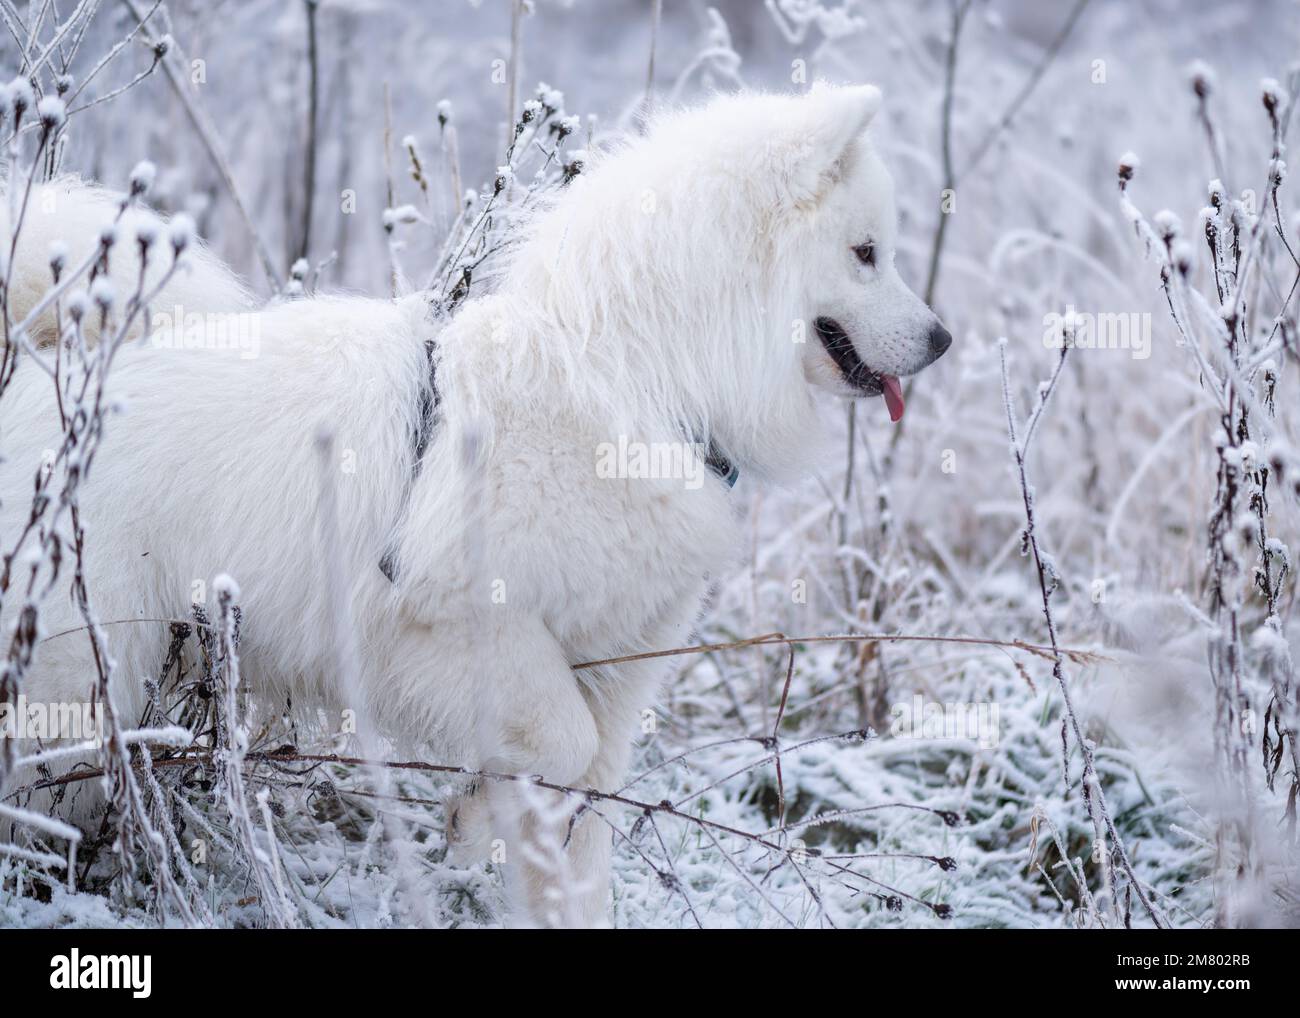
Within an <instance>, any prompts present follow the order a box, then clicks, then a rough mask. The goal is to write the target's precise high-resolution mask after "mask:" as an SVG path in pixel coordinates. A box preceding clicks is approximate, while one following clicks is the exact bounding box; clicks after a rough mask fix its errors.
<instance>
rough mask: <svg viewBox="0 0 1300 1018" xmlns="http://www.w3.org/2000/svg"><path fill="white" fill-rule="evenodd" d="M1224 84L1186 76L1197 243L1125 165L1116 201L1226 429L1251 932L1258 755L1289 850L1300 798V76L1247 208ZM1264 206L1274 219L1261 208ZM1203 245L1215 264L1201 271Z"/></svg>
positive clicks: (1218, 580)
mask: <svg viewBox="0 0 1300 1018" xmlns="http://www.w3.org/2000/svg"><path fill="white" fill-rule="evenodd" d="M1214 80H1215V79H1214V76H1213V74H1212V72H1211V71H1210V70H1209V69H1208V68H1207V67H1206V66H1205V65H1204V64H1202V63H1200V62H1197V63H1195V64H1193V65H1192V67H1191V68H1190V70H1189V81H1190V86H1191V90H1192V93H1193V95H1194V96H1195V100H1196V107H1197V118H1198V120H1199V122H1200V124H1201V125H1202V127H1203V129H1204V133H1205V137H1206V142H1207V144H1208V146H1209V149H1210V153H1211V159H1212V163H1213V167H1214V172H1215V174H1216V176H1215V177H1214V179H1212V180H1211V181H1210V182H1209V185H1208V194H1209V204H1208V205H1207V206H1206V207H1205V208H1203V209H1202V211H1201V214H1200V218H1199V222H1198V224H1197V228H1196V230H1195V231H1194V232H1193V233H1192V234H1190V236H1185V235H1184V230H1183V227H1182V225H1181V223H1180V222H1179V219H1178V217H1177V216H1176V215H1174V213H1172V212H1170V211H1168V210H1164V211H1161V212H1157V213H1156V214H1155V215H1154V216H1152V217H1151V218H1150V219H1148V218H1147V217H1145V216H1144V215H1143V214H1142V213H1141V212H1140V211H1139V210H1138V209H1137V207H1136V206H1135V205H1134V204H1133V203H1132V201H1131V200H1130V198H1129V189H1130V185H1131V182H1132V181H1133V179H1134V177H1135V175H1136V171H1137V167H1138V159H1137V157H1136V156H1135V155H1133V154H1131V153H1130V154H1125V155H1124V156H1123V157H1122V158H1121V159H1120V163H1119V190H1120V195H1121V203H1122V208H1123V212H1124V215H1125V217H1126V219H1127V220H1128V221H1129V222H1130V223H1131V224H1132V225H1133V227H1134V229H1135V231H1136V233H1137V236H1138V237H1139V238H1140V239H1141V240H1142V241H1143V243H1144V244H1145V247H1146V251H1147V253H1148V255H1151V256H1153V257H1154V258H1155V259H1156V260H1157V262H1158V263H1159V266H1160V283H1161V286H1162V288H1163V291H1164V294H1165V298H1166V300H1167V302H1168V307H1169V313H1170V315H1171V316H1172V318H1173V321H1174V323H1175V325H1176V326H1177V329H1178V335H1179V337H1180V345H1182V346H1184V347H1185V348H1186V349H1187V351H1188V354H1189V355H1190V357H1191V358H1192V359H1193V361H1194V363H1195V365H1196V368H1197V370H1198V372H1199V375H1200V380H1201V390H1202V392H1203V394H1204V399H1205V400H1206V401H1208V402H1210V403H1211V404H1212V406H1213V411H1214V413H1215V414H1216V416H1217V420H1218V428H1217V429H1216V431H1215V432H1214V433H1213V435H1212V442H1213V448H1214V455H1215V462H1216V468H1215V490H1214V496H1213V501H1212V505H1211V508H1210V513H1209V523H1208V526H1207V528H1206V538H1207V542H1206V571H1205V580H1204V599H1205V607H1204V611H1205V618H1206V623H1207V630H1208V633H1207V636H1208V642H1207V650H1208V663H1209V673H1210V681H1211V683H1212V684H1213V689H1214V704H1215V707H1214V728H1213V739H1214V748H1215V755H1216V759H1217V763H1218V766H1219V779H1220V798H1219V806H1220V818H1219V829H1218V832H1217V837H1216V846H1217V854H1218V866H1217V875H1218V892H1219V902H1218V910H1219V911H1218V915H1219V918H1220V921H1222V922H1224V923H1236V922H1240V921H1243V920H1248V919H1249V910H1250V909H1251V908H1253V907H1254V906H1255V904H1256V901H1255V897H1254V896H1256V895H1259V894H1262V893H1266V892H1265V891H1264V890H1263V888H1262V886H1261V885H1260V884H1259V883H1257V882H1258V881H1260V880H1261V878H1262V877H1263V875H1264V870H1265V869H1266V868H1267V866H1268V865H1269V861H1270V859H1271V858H1272V857H1273V856H1274V854H1275V853H1274V850H1273V848H1272V847H1271V846H1269V845H1266V844H1258V843H1257V842H1258V841H1259V840H1260V839H1263V840H1264V841H1271V840H1272V839H1273V838H1275V837H1276V835H1275V834H1272V833H1270V829H1271V827H1272V824H1271V822H1270V821H1267V820H1266V819H1265V818H1264V817H1262V816H1260V809H1261V803H1260V802H1259V791H1258V789H1257V773H1258V766H1259V765H1258V763H1257V762H1256V760H1257V757H1256V753H1257V752H1258V753H1259V754H1260V756H1261V757H1262V764H1263V776H1264V779H1265V784H1266V786H1267V788H1268V790H1270V791H1271V790H1273V788H1274V787H1275V783H1276V781H1277V779H1278V778H1279V776H1281V777H1282V778H1283V780H1284V781H1285V783H1286V786H1287V789H1288V790H1287V794H1286V803H1285V806H1284V807H1283V814H1284V816H1283V822H1284V831H1285V835H1284V836H1285V840H1286V841H1287V842H1288V843H1291V844H1294V841H1295V830H1296V807H1297V793H1298V792H1300V757H1298V756H1297V748H1296V736H1297V732H1298V731H1300V688H1298V687H1297V683H1296V675H1295V668H1294V663H1293V661H1292V657H1291V652H1290V647H1289V644H1288V643H1287V640H1286V637H1285V620H1284V615H1285V609H1284V606H1283V600H1284V598H1285V597H1286V592H1287V589H1288V586H1289V583H1288V580H1289V576H1290V573H1291V551H1290V549H1289V548H1288V546H1287V545H1286V543H1284V542H1283V541H1282V540H1281V539H1280V538H1279V537H1278V536H1277V533H1276V531H1275V529H1274V517H1273V512H1272V507H1273V502H1274V501H1275V500H1276V499H1277V498H1279V497H1281V498H1285V497H1288V495H1289V496H1291V497H1294V496H1295V495H1296V494H1297V493H1300V488H1298V487H1297V482H1298V480H1300V478H1297V474H1296V470H1295V465H1294V462H1293V461H1294V453H1293V452H1292V451H1291V445H1290V440H1289V437H1288V434H1287V422H1286V421H1285V420H1279V419H1278V412H1279V404H1280V403H1281V404H1282V405H1285V396H1284V395H1280V393H1279V386H1281V385H1282V378H1283V374H1284V371H1285V367H1286V363H1287V362H1288V361H1291V362H1294V361H1295V359H1296V357H1297V348H1296V335H1297V332H1296V322H1297V311H1296V308H1295V306H1294V304H1293V298H1294V295H1295V291H1296V287H1297V284H1298V283H1300V258H1297V256H1296V252H1295V248H1294V247H1293V241H1292V236H1291V233H1292V231H1291V228H1290V227H1289V226H1288V224H1287V221H1286V217H1285V215H1284V213H1283V211H1282V205H1281V202H1280V199H1279V195H1280V192H1281V189H1282V185H1283V182H1284V180H1285V177H1286V163H1285V161H1284V156H1285V153H1286V144H1285V138H1286V133H1287V128H1288V126H1289V124H1290V121H1291V118H1292V112H1293V109H1294V105H1295V101H1296V90H1297V87H1298V86H1300V75H1296V74H1293V75H1292V76H1291V78H1290V79H1289V81H1288V84H1287V86H1286V87H1285V88H1283V87H1282V86H1281V85H1279V83H1278V82H1277V81H1275V80H1272V79H1266V80H1265V81H1264V82H1262V84H1261V98H1262V104H1263V108H1264V110H1265V112H1266V114H1267V117H1268V123H1269V126H1270V132H1271V138H1270V144H1271V152H1270V156H1269V159H1268V164H1267V167H1266V168H1265V171H1264V176H1265V184H1264V186H1263V188H1262V189H1261V190H1260V191H1258V192H1257V191H1253V190H1251V191H1245V192H1243V193H1242V197H1239V198H1238V197H1233V195H1232V192H1231V191H1230V190H1229V188H1228V186H1227V185H1226V184H1225V176H1226V171H1225V167H1224V157H1223V153H1222V146H1223V144H1224V143H1225V139H1224V136H1223V134H1222V132H1221V130H1220V129H1219V128H1218V127H1216V123H1215V119H1214V117H1213V115H1212V113H1211V111H1210V98H1211V96H1212V94H1213V91H1214ZM1260 195H1262V207H1256V204H1257V201H1258V197H1257V196H1260ZM1202 244H1203V245H1204V246H1203V248H1201V250H1202V252H1203V254H1204V255H1205V256H1206V257H1207V260H1208V265H1202V264H1201V262H1200V259H1199V258H1198V257H1197V253H1196V252H1197V247H1198V246H1199V245H1202ZM1292 370H1294V364H1292ZM1283 391H1285V390H1284V389H1283ZM1288 489H1289V490H1288ZM1261 706H1262V707H1263V710H1262V718H1263V721H1262V723H1260V720H1259V719H1260V716H1261ZM1243 885H1245V889H1247V896H1246V898H1245V900H1243V898H1242V894H1241V892H1242V890H1243Z"/></svg>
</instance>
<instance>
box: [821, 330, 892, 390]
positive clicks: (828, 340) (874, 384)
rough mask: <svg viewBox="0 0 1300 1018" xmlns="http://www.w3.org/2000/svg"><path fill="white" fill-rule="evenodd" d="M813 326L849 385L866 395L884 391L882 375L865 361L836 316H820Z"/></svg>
mask: <svg viewBox="0 0 1300 1018" xmlns="http://www.w3.org/2000/svg"><path fill="white" fill-rule="evenodd" d="M813 328H814V329H816V330H817V338H818V339H820V340H821V341H822V346H824V347H825V348H826V352H827V353H828V354H830V355H831V360H833V361H834V362H835V366H836V367H838V368H839V369H840V374H841V375H843V376H844V380H845V381H846V382H848V383H849V385H851V386H853V388H855V389H857V390H858V391H859V392H860V393H862V395H864V396H879V395H880V394H881V392H882V391H884V384H883V381H882V377H881V376H880V375H878V374H876V372H874V371H872V370H871V369H870V368H869V367H867V366H866V364H864V363H863V361H862V358H861V357H859V356H858V351H857V349H856V348H855V347H854V346H853V340H851V339H849V334H848V333H847V332H845V331H844V328H843V327H842V326H841V325H840V323H839V322H837V321H836V320H835V319H834V318H818V319H817V320H816V321H814V322H813Z"/></svg>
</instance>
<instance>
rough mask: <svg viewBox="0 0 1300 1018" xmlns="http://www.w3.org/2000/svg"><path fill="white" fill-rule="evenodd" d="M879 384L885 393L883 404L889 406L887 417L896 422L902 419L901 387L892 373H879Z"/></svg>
mask: <svg viewBox="0 0 1300 1018" xmlns="http://www.w3.org/2000/svg"><path fill="white" fill-rule="evenodd" d="M880 386H881V388H882V389H883V390H884V393H885V406H887V407H889V419H890V420H891V421H893V422H894V423H895V424H897V423H898V422H899V421H901V420H902V419H903V387H902V386H901V385H899V384H898V379H897V378H895V377H894V376H893V375H881V376H880Z"/></svg>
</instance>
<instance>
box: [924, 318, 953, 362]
mask: <svg viewBox="0 0 1300 1018" xmlns="http://www.w3.org/2000/svg"><path fill="white" fill-rule="evenodd" d="M929 339H930V360H931V361H937V360H938V359H939V358H940V357H942V356H943V355H944V353H945V352H946V351H947V349H948V347H950V346H952V333H950V332H949V331H948V330H947V329H945V328H944V327H943V326H942V325H940V324H939V323H938V322H935V323H934V325H932V326H930V337H929Z"/></svg>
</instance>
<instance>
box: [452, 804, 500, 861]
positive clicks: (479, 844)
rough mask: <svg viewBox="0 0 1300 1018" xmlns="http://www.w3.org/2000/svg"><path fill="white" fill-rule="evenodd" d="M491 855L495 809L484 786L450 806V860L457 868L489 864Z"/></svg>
mask: <svg viewBox="0 0 1300 1018" xmlns="http://www.w3.org/2000/svg"><path fill="white" fill-rule="evenodd" d="M491 854H492V808H491V805H490V804H489V802H488V794H487V792H486V791H485V790H484V789H483V787H482V786H472V787H471V788H470V790H469V791H468V792H466V793H465V794H464V795H458V796H456V797H455V798H453V799H451V800H450V801H449V802H448V803H447V861H448V862H450V863H452V864H453V865H456V866H473V865H474V864H475V863H481V862H486V861H488V859H489V858H490V856H491Z"/></svg>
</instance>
